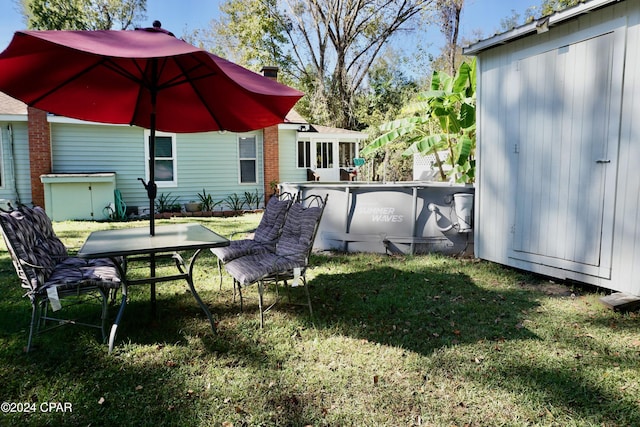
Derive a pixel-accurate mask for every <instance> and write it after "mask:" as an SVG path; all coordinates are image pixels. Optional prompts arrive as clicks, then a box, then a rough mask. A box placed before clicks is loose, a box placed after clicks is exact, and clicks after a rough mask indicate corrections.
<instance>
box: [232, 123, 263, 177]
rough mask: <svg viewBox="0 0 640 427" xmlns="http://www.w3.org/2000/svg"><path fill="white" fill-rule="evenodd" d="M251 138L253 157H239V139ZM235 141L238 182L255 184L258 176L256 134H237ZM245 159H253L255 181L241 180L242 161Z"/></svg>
mask: <svg viewBox="0 0 640 427" xmlns="http://www.w3.org/2000/svg"><path fill="white" fill-rule="evenodd" d="M250 138H253V144H254V148H255V157H241V156H240V141H241V140H242V139H250ZM236 141H237V143H236V147H237V150H238V184H241V185H255V184H257V183H258V182H259V176H258V154H259V153H258V135H256V134H255V133H246V134H238V138H237V140H236ZM247 160H253V167H254V176H255V181H243V180H242V166H241V165H242V161H247Z"/></svg>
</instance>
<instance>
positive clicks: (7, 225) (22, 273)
mask: <svg viewBox="0 0 640 427" xmlns="http://www.w3.org/2000/svg"><path fill="white" fill-rule="evenodd" d="M0 227H1V228H2V236H3V238H4V241H5V244H6V246H7V250H8V251H9V254H10V256H11V261H12V262H13V266H14V269H15V271H16V273H17V275H18V278H19V279H20V282H21V286H22V287H23V288H24V289H26V291H27V292H26V294H25V295H24V296H28V297H29V299H30V301H31V306H32V313H31V324H30V326H29V338H28V341H27V347H26V351H27V352H29V351H30V350H31V344H32V340H33V337H34V335H37V334H38V333H41V332H45V331H48V330H51V329H54V328H56V327H58V326H61V325H64V324H77V325H84V326H90V327H95V328H98V329H100V330H101V332H102V337H103V339H105V338H106V332H105V325H106V320H107V308H108V307H107V303H108V297H109V291H112V290H113V291H115V290H117V289H119V288H120V287H121V286H123V287H124V286H125V285H124V283H123V281H122V280H121V270H120V269H119V268H118V266H116V264H115V263H114V262H113V261H111V260H110V259H106V258H103V259H92V260H84V259H80V258H76V257H71V256H69V255H68V253H67V249H66V247H65V245H64V244H63V243H62V242H61V241H60V239H59V238H58V237H57V236H56V234H55V232H54V230H53V227H52V224H51V221H50V220H49V218H48V217H47V214H46V213H45V211H44V210H43V209H42V208H40V207H35V208H29V207H26V206H20V207H18V208H17V209H15V210H13V211H11V212H0ZM124 294H125V292H123V299H122V303H121V307H120V311H122V310H123V309H124V306H125V304H126V298H125V297H124ZM85 295H89V296H95V297H97V298H99V299H100V300H101V304H102V313H101V323H100V324H89V323H83V322H78V321H76V320H72V319H61V318H58V317H52V316H49V313H48V303H50V304H51V308H52V310H53V311H58V310H60V309H61V308H62V300H64V299H67V298H70V297H82V296H85ZM78 302H79V300H78V298H74V303H78ZM49 320H50V321H54V322H56V324H54V325H53V326H51V327H47V326H46V322H47V321H49Z"/></svg>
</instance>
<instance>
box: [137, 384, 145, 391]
mask: <svg viewBox="0 0 640 427" xmlns="http://www.w3.org/2000/svg"><path fill="white" fill-rule="evenodd" d="M143 388H144V387H142V386H141V385H137V386H136V391H140V390H142V389H143Z"/></svg>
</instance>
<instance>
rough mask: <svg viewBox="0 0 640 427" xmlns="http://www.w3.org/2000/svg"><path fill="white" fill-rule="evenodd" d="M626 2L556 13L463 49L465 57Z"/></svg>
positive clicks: (600, 2) (598, 0) (599, 0)
mask: <svg viewBox="0 0 640 427" xmlns="http://www.w3.org/2000/svg"><path fill="white" fill-rule="evenodd" d="M621 1H625V0H591V1H588V2H586V3H580V4H578V5H576V6H574V7H571V8H568V9H565V10H562V11H560V12H556V13H554V14H552V15H549V16H545V17H544V18H541V19H538V20H537V21H534V22H531V23H529V24H525V25H522V26H520V27H518V28H514V29H513V30H511V31H507V32H506V33H502V34H496V35H495V36H493V37H490V38H488V39H486V40H481V41H479V42H477V43H474V44H472V45H470V46H467V47H465V48H463V49H462V53H463V54H464V55H471V56H473V55H477V54H478V53H480V52H482V51H485V50H488V49H492V48H494V47H496V46H500V45H503V44H506V43H509V42H511V41H513V40H516V39H519V38H522V37H525V36H528V35H530V34H533V33H541V32H545V31H547V30H548V28H550V27H553V26H555V25H558V24H560V23H562V22H565V21H567V20H570V19H574V18H576V17H578V16H580V15H584V14H586V13H590V12H593V11H594V10H596V9H600V8H602V7H605V6H608V5H610V4H613V3H618V2H621Z"/></svg>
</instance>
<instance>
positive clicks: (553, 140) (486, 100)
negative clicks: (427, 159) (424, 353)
mask: <svg viewBox="0 0 640 427" xmlns="http://www.w3.org/2000/svg"><path fill="white" fill-rule="evenodd" d="M614 30H615V31H614ZM607 33H611V34H613V37H615V41H614V43H613V44H612V46H614V48H615V49H614V51H613V53H612V55H616V54H617V53H618V52H622V55H623V56H621V57H620V61H619V62H620V63H621V66H622V67H624V69H623V70H620V74H621V75H620V76H616V75H615V73H616V72H617V71H616V69H615V65H614V68H613V71H612V74H611V75H606V74H599V75H598V74H597V73H596V71H597V70H596V67H597V65H599V62H600V61H607V59H608V58H607V57H605V56H606V55H605V56H602V54H603V53H604V52H602V51H600V52H599V54H598V56H596V57H593V58H590V57H589V56H587V61H586V62H585V63H583V64H573V65H572V66H573V67H575V68H574V69H573V70H572V72H571V73H569V72H567V73H565V75H564V76H558V75H555V76H548V75H545V73H544V72H542V73H540V74H537V75H528V76H526V79H527V81H529V83H531V85H530V87H528V88H527V87H524V85H523V81H524V79H523V70H522V69H521V68H520V67H523V66H527V65H531V64H527V58H534V57H536V56H537V58H536V59H535V60H537V61H540V60H550V59H549V58H546V56H545V55H544V53H545V52H549V51H552V50H557V51H559V52H560V54H562V53H563V52H564V50H565V49H579V48H581V46H579V45H580V44H584V43H581V42H584V41H586V40H591V39H592V38H594V37H597V36H599V35H602V34H607ZM603 40H604V39H603ZM585 45H586V44H585ZM625 48H626V50H625ZM595 50H597V49H595ZM639 53H640V0H628V1H624V2H621V3H619V4H615V5H611V6H609V7H606V8H604V9H601V10H599V11H594V12H592V13H590V14H588V15H583V16H581V17H580V18H578V19H575V20H572V21H569V22H566V23H564V24H562V25H560V26H558V27H552V28H551V30H550V31H549V32H547V33H543V34H538V35H531V36H528V37H526V38H523V39H520V40H516V41H513V42H511V43H507V44H506V45H503V46H497V47H495V48H492V49H490V50H488V51H485V52H482V53H480V54H479V55H478V57H479V77H478V85H479V89H478V98H479V102H478V104H479V108H478V123H479V125H478V128H479V134H478V138H479V141H478V162H479V173H478V175H479V176H478V182H477V191H476V198H477V202H476V203H477V204H476V207H477V209H476V236H475V250H476V255H477V256H478V257H480V258H483V259H487V260H491V261H494V262H498V263H502V264H506V265H511V266H514V267H518V268H523V269H526V270H529V271H534V272H539V273H543V274H547V275H550V276H554V277H558V278H562V279H565V278H570V279H575V280H579V281H583V282H587V283H592V284H596V285H600V286H603V287H606V288H609V289H613V290H617V291H622V292H627V293H632V294H640V267H639V266H638V264H640V263H638V262H637V260H638V259H640V235H639V234H640V233H639V230H638V223H639V221H640V167H639V166H638V165H637V164H636V162H637V161H638V159H640V128H639V126H640V120H638V118H639V117H640V80H639V79H640V62H639V55H638V54H639ZM545 58H546V59H545ZM558 60H560V61H561V60H563V59H562V58H560V59H558ZM595 62H598V63H595ZM553 67H555V68H554V69H556V70H560V69H563V67H564V69H565V70H570V67H569V66H568V64H562V63H560V64H553ZM553 67H551V65H550V67H549V69H551V68H553ZM535 69H536V70H538V71H540V70H544V69H545V67H543V66H540V64H538V66H537V67H536V68H535ZM524 72H525V73H527V72H530V70H524ZM622 73H624V75H623V76H624V87H622V86H621V85H622V81H623V80H622ZM616 79H618V80H616ZM550 84H554V85H558V88H557V89H555V88H551V89H550V87H549V85H550ZM616 84H619V85H620V87H619V88H618V90H619V92H621V93H620V94H619V95H618V96H617V98H616V95H615V90H616V87H615V85H616ZM580 85H582V87H585V88H587V87H591V88H593V90H586V91H583V93H582V94H579V93H577V92H576V89H575V88H578V87H580ZM536 87H538V88H539V92H540V94H545V96H542V97H538V96H536V95H537V91H536ZM571 88H573V89H571ZM620 89H621V90H620ZM572 91H573V92H572ZM603 94H609V95H611V94H613V95H611V99H612V103H611V105H609V106H606V107H603V108H602V109H600V107H598V108H595V107H594V108H593V109H594V110H597V111H594V113H593V116H591V117H593V119H592V120H589V119H588V118H589V112H588V111H586V110H585V109H586V108H588V107H590V106H597V102H598V99H597V97H598V96H603ZM553 95H555V96H556V98H557V99H550V96H553ZM609 95H607V96H609ZM545 97H546V98H545ZM567 98H571V99H567ZM550 124H552V125H550ZM604 127H607V129H608V130H609V131H610V132H609V134H607V135H604V134H603V135H599V134H598V132H601V131H602V129H603V128H604ZM601 133H602V132H601ZM568 134H571V135H572V136H571V137H569V136H568ZM577 135H579V136H577ZM567 138H573V140H574V141H576V140H578V141H582V142H584V148H583V149H579V151H571V150H575V147H574V148H573V149H570V148H568V146H567V145H566V144H563V142H564V141H566V140H567ZM612 140H613V144H611V141H612ZM598 141H601V144H600V145H599V144H598ZM527 144H529V145H527ZM532 144H534V146H533V147H532ZM607 144H609V146H608V145H607ZM611 145H613V147H611ZM616 145H617V146H616ZM600 149H602V150H603V157H602V158H603V159H606V160H610V161H611V163H609V164H606V165H604V167H606V168H609V169H606V171H607V172H606V179H604V180H603V182H604V184H602V186H601V187H598V185H599V184H597V183H592V182H589V180H590V175H589V174H590V173H591V172H592V169H591V168H598V167H602V166H603V165H598V164H596V162H595V161H594V159H596V158H597V157H599V156H600V153H597V152H596V151H597V150H600ZM523 150H524V151H526V150H529V152H528V155H529V157H527V159H531V155H537V156H541V157H539V158H538V159H537V160H533V161H531V160H528V163H523V161H522V158H523ZM610 153H613V154H614V157H613V158H611V159H607V158H606V155H607V154H610ZM578 161H582V162H584V163H583V164H581V165H577V163H578ZM572 162H573V164H572ZM576 167H577V169H576ZM572 168H574V169H575V170H576V172H575V173H573V175H571V172H570V171H571V169H572ZM593 170H596V169H593ZM518 180H520V183H518ZM552 184H553V185H552ZM567 186H568V187H567ZM562 187H564V189H563V188H562ZM523 189H525V190H526V191H525V192H524V194H523ZM562 194H569V195H571V196H570V198H568V199H567V200H563V199H561V198H560V197H559V195H562ZM593 197H600V198H601V199H602V200H601V202H600V205H598V203H593V200H591V199H590V198H593ZM571 198H574V200H571ZM585 203H586V204H587V205H589V206H595V207H596V210H597V209H600V211H598V212H593V211H589V210H587V209H585V211H582V212H581V211H580V210H579V209H576V208H575V207H576V206H581V205H582V204H585ZM571 205H573V206H574V209H573V213H572V214H571V215H569V214H568V213H567V212H568V211H567V209H566V208H567V206H569V207H570V206H571ZM540 206H551V207H552V208H553V209H549V210H545V209H543V208H540ZM598 206H599V207H598ZM526 212H530V213H531V212H535V213H536V214H537V217H536V218H527V217H526V215H527V214H526ZM529 215H530V214H529ZM600 215H601V216H602V218H603V220H602V227H603V228H602V231H601V232H600V231H598V229H597V227H598V225H597V221H595V222H594V221H593V218H595V217H598V216H600ZM594 227H595V228H596V230H595V231H593V230H594ZM598 233H600V234H601V235H602V244H601V254H600V255H598V254H597V253H596V254H594V253H593V252H589V251H588V250H586V249H585V250H584V253H576V248H577V250H578V251H581V250H582V249H583V248H586V247H587V246H589V245H590V244H591V243H592V242H590V241H589V239H592V238H595V237H599V236H596V235H598ZM569 240H571V241H572V243H571V244H566V243H567V242H568V241H569ZM565 246H566V247H565ZM522 247H526V250H527V251H528V252H530V253H531V255H530V256H519V255H517V254H515V252H514V251H517V250H519V249H522ZM569 247H570V248H572V249H571V250H569V249H567V248H569ZM571 251H573V252H571ZM568 252H571V253H568ZM539 254H547V255H546V256H545V257H544V259H542V258H539V257H538V255H539ZM570 258H575V260H577V261H578V262H579V263H577V262H568V261H567V260H569V259H570ZM607 258H608V259H609V260H610V265H606V264H607V261H606V259H607ZM575 260H574V261H575ZM593 263H600V264H602V265H603V266H604V267H602V268H599V269H595V268H591V264H593ZM585 265H586V267H584V266H585ZM609 277H610V279H609Z"/></svg>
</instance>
